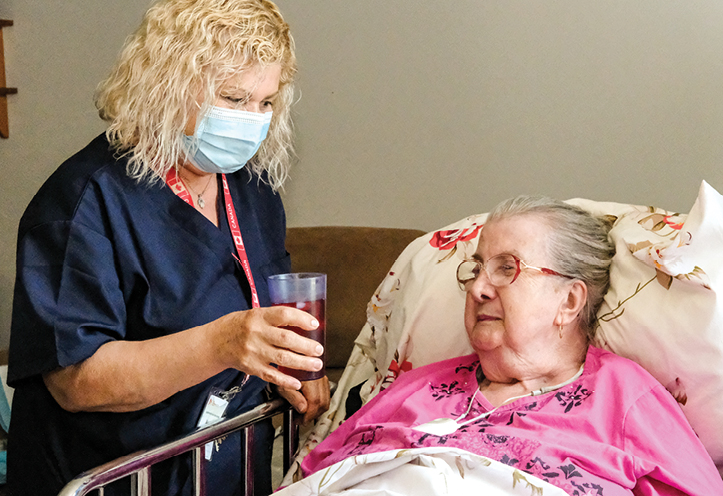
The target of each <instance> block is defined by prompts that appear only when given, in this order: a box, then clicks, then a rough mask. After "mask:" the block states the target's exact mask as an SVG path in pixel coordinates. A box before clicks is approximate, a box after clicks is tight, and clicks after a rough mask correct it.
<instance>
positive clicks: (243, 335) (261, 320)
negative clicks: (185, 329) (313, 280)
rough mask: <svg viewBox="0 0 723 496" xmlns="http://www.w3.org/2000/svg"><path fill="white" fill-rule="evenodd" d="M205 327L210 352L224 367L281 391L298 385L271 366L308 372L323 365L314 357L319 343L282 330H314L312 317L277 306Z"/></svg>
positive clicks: (230, 316) (236, 314)
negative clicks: (208, 327)
mask: <svg viewBox="0 0 723 496" xmlns="http://www.w3.org/2000/svg"><path fill="white" fill-rule="evenodd" d="M208 325H209V326H210V327H211V331H212V332H211V333H209V339H210V340H211V343H210V346H211V349H210V351H211V353H214V354H215V357H216V359H217V360H218V361H220V363H221V364H222V365H223V366H224V367H226V368H235V369H238V370H241V371H243V372H246V373H247V374H250V375H255V376H257V377H260V378H261V379H263V380H265V381H267V382H270V383H273V384H276V385H278V386H279V387H281V388H287V389H291V390H294V391H297V390H299V389H302V384H301V382H300V381H299V380H298V379H295V378H293V377H291V376H289V375H286V374H284V373H283V372H281V371H279V370H278V369H277V368H276V367H274V366H273V365H271V364H275V365H279V366H284V367H288V368H292V369H298V370H306V371H311V372H313V371H317V370H320V369H321V368H322V366H323V363H322V361H321V359H320V358H318V357H320V356H321V355H322V353H323V351H324V350H323V347H322V346H321V345H320V344H319V343H317V342H316V341H314V340H312V339H309V338H305V337H303V336H300V335H298V334H296V333H295V332H293V331H290V330H287V329H283V328H282V326H294V327H300V328H301V329H305V330H313V329H316V328H317V327H318V325H319V323H318V322H317V321H316V319H314V317H313V316H311V315H309V314H308V313H306V312H303V311H301V310H298V309H296V308H291V307H284V306H278V307H268V308H256V309H252V310H246V311H241V312H234V313H231V314H228V315H226V316H224V317H221V318H219V319H217V320H215V321H214V322H211V323H210V324H208ZM327 396H328V385H327ZM297 403H298V402H297Z"/></svg>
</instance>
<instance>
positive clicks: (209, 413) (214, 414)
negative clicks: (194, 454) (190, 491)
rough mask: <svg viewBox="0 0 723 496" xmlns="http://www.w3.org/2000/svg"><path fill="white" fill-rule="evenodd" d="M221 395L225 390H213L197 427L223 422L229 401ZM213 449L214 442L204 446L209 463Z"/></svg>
mask: <svg viewBox="0 0 723 496" xmlns="http://www.w3.org/2000/svg"><path fill="white" fill-rule="evenodd" d="M221 393H223V390H221V389H219V388H212V389H211V392H210V393H209V394H208V399H207V400H206V404H205V406H204V407H203V411H202V412H201V417H200V418H199V419H198V425H197V427H205V426H207V425H211V424H215V423H216V422H219V421H221V420H223V416H224V414H225V413H226V408H227V407H228V401H227V400H225V399H223V398H221ZM213 447H214V442H213V441H211V442H210V443H206V446H204V455H205V457H206V460H208V461H211V458H212V457H213Z"/></svg>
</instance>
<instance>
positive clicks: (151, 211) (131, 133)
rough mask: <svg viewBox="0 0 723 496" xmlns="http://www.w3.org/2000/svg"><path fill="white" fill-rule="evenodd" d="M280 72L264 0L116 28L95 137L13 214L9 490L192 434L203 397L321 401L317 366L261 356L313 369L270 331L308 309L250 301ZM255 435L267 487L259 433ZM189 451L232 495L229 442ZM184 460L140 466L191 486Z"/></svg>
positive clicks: (309, 352)
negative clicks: (308, 378) (17, 219)
mask: <svg viewBox="0 0 723 496" xmlns="http://www.w3.org/2000/svg"><path fill="white" fill-rule="evenodd" d="M295 71H296V59H295V55H294V44H293V39H292V38H291V35H290V33H289V27H288V25H287V24H286V23H285V22H284V20H283V18H282V16H281V14H280V13H279V11H278V9H277V8H276V6H275V5H274V4H273V3H271V2H270V1H268V0H163V1H160V2H158V3H157V4H156V5H154V6H152V7H151V8H150V10H148V12H147V14H146V16H145V18H144V20H143V23H142V25H141V26H140V28H139V29H138V30H137V31H136V32H135V34H133V35H132V36H131V37H130V38H129V39H128V41H127V43H126V46H125V47H124V49H123V51H122V53H121V55H120V58H119V61H118V63H117V65H116V67H115V69H114V70H113V71H112V73H111V75H110V77H109V78H108V79H107V80H106V81H105V82H103V83H102V84H101V85H100V87H99V90H98V93H97V96H96V105H97V107H98V109H99V111H100V115H101V117H102V118H103V119H105V120H106V121H108V123H109V125H108V129H107V132H106V133H105V134H104V135H101V136H99V137H97V138H96V139H95V140H93V141H92V142H91V143H90V144H89V145H88V146H87V147H86V148H85V149H83V150H81V151H80V152H79V153H78V154H76V155H75V156H74V157H72V158H70V159H69V160H68V161H67V162H65V163H64V164H63V165H61V167H60V168H59V169H58V170H57V171H56V172H55V173H54V174H53V175H52V176H51V177H50V178H49V179H48V181H47V182H46V183H45V184H44V186H43V187H42V188H41V189H40V191H39V192H38V194H37V195H36V196H35V198H34V199H33V200H32V202H31V203H30V205H29V207H28V208H27V211H26V212H25V215H24V216H23V218H22V220H21V223H20V228H19V235H18V259H17V281H16V287H15V298H14V308H13V321H12V331H11V339H10V341H11V343H10V370H9V383H10V384H11V385H12V386H14V387H15V388H16V390H15V397H14V404H13V416H12V422H11V424H12V427H11V429H10V439H9V459H8V471H9V477H8V480H9V482H8V484H9V490H10V493H11V494H13V495H24V494H27V495H33V496H38V495H49V494H56V493H57V492H58V491H59V490H60V489H61V488H62V487H63V485H64V484H65V483H67V482H68V480H70V479H71V478H73V477H74V476H76V475H78V474H79V473H80V472H82V471H84V470H87V469H89V468H91V467H94V466H96V465H99V464H101V463H104V462H107V461H109V460H112V459H114V458H116V457H118V456H121V455H125V454H128V453H131V452H133V451H136V450H139V449H144V448H149V447H151V446H154V445H157V444H160V443H162V442H165V441H168V440H170V439H172V438H175V437H178V436H180V435H183V434H185V433H188V432H190V431H192V430H194V429H195V428H196V427H197V426H198V425H201V424H203V423H204V422H205V420H204V415H203V413H204V405H205V404H206V403H207V401H208V400H209V398H210V397H211V395H215V396H218V397H219V398H221V399H222V400H223V401H226V402H228V406H227V407H226V416H230V415H233V414H236V413H238V412H241V411H243V410H247V409H250V408H251V407H253V406H255V405H257V404H259V403H260V402H261V401H262V400H264V394H265V388H266V386H267V382H266V381H268V382H271V383H274V384H276V385H277V386H278V387H279V388H280V389H281V392H282V394H284V395H285V396H286V397H287V398H288V399H289V400H290V401H291V402H292V404H293V405H294V406H295V407H296V408H297V409H298V410H299V411H301V412H306V416H307V418H312V417H315V416H316V415H317V414H318V413H319V412H320V411H323V410H324V409H325V408H326V407H327V405H328V398H329V392H328V382H327V380H326V378H323V379H320V380H317V381H313V382H307V383H304V384H302V383H300V382H299V381H298V380H297V379H295V378H293V377H291V376H289V375H286V374H283V373H282V372H280V371H279V370H278V369H277V368H276V367H275V366H274V365H273V364H276V365H283V366H286V367H290V368H295V369H301V370H307V371H316V370H319V369H321V367H322V362H321V360H320V359H319V357H320V356H321V355H322V353H323V349H322V347H321V346H320V345H318V344H317V343H316V342H314V341H312V340H310V339H307V338H305V337H301V336H298V335H297V334H295V333H294V332H292V331H289V330H285V329H283V328H282V326H296V327H301V328H303V329H307V330H311V329H314V328H316V327H317V326H318V322H316V321H315V320H314V318H313V317H312V316H311V315H309V314H307V313H305V312H302V311H300V310H297V309H292V308H288V307H274V308H265V307H268V305H269V304H270V302H269V295H268V289H267V283H266V279H267V277H268V276H269V275H272V274H275V273H281V272H288V270H289V268H290V264H289V256H288V254H287V252H286V250H285V247H284V238H285V231H286V226H285V215H284V210H283V206H282V204H281V200H280V199H279V196H278V194H277V190H278V188H279V187H280V186H281V185H282V183H283V182H284V179H285V178H286V176H287V169H288V165H289V159H290V156H291V154H292V150H291V123H290V111H289V106H290V104H291V102H292V99H293V93H294V89H293V84H292V83H293V77H294V74H295ZM257 430H258V432H259V434H258V435H259V436H261V437H260V438H259V439H258V442H257V443H256V444H257V446H258V447H261V448H267V451H266V452H264V453H262V455H261V456H260V459H259V460H258V461H259V462H260V464H261V465H266V470H264V471H263V473H262V474H257V478H256V487H257V488H258V489H259V493H267V492H268V491H269V490H270V486H269V481H268V479H269V470H268V458H269V450H270V446H271V443H270V438H269V434H270V430H269V428H268V426H267V428H266V429H261V428H259V429H257ZM262 451H263V450H262ZM264 459H266V464H264ZM189 463H190V462H189ZM205 463H206V465H207V467H206V469H205V473H206V474H207V480H206V488H207V494H214V495H223V494H235V490H236V485H237V483H238V481H236V482H234V480H233V477H234V476H233V475H232V474H236V475H238V474H239V473H240V467H239V466H238V465H239V464H240V463H241V462H240V455H239V444H238V442H237V441H234V440H233V439H231V438H229V439H227V440H225V441H224V442H223V443H217V444H216V446H214V447H212V449H208V450H207V452H206V461H205ZM187 465H188V464H187V463H186V460H184V461H181V462H179V461H175V462H173V463H167V464H165V465H163V466H161V467H159V469H158V470H155V469H154V473H153V478H152V480H153V486H154V487H153V489H154V494H173V495H176V494H187V493H189V491H190V487H191V482H192V481H191V480H190V475H189V470H188V466H187ZM222 474H223V476H222ZM229 476H231V477H230V478H231V480H230V481H229ZM111 489H112V488H110V489H109V490H107V491H106V494H116V493H114V492H112V491H111Z"/></svg>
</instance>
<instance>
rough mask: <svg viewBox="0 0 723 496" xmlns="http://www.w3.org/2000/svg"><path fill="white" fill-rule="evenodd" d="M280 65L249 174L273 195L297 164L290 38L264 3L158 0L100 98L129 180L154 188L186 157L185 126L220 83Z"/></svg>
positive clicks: (278, 17)
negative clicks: (293, 162) (277, 84)
mask: <svg viewBox="0 0 723 496" xmlns="http://www.w3.org/2000/svg"><path fill="white" fill-rule="evenodd" d="M271 64H279V65H280V66H281V79H280V88H279V94H278V96H277V98H276V100H275V102H274V113H273V117H272V120H271V125H270V127H269V132H268V136H267V138H266V139H265V140H264V142H263V143H262V145H261V148H260V149H259V151H258V152H257V153H256V155H255V156H254V157H253V158H252V159H251V160H250V161H249V162H248V163H247V164H246V166H247V167H249V168H250V169H251V171H253V172H254V173H256V174H257V175H258V176H259V177H260V178H264V176H263V173H264V172H266V173H267V174H268V178H267V179H266V178H264V179H265V180H267V181H268V183H269V184H270V185H271V186H272V187H273V188H274V190H277V189H279V188H280V187H281V186H282V185H283V183H284V181H285V179H286V178H287V176H288V168H289V164H290V162H291V159H292V157H293V146H292V137H293V129H292V124H291V112H290V107H291V103H292V100H293V98H294V87H293V79H294V76H295V74H296V56H295V54H294V40H293V38H292V37H291V33H290V31H289V26H288V24H286V22H285V21H284V19H283V17H282V16H281V13H280V12H279V10H278V8H277V7H276V5H274V4H273V3H272V2H270V1H269V0H161V1H159V2H157V3H156V4H155V5H153V6H152V7H151V8H150V9H149V10H148V11H147V12H146V15H145V17H144V19H143V22H142V23H141V25H140V27H139V28H138V29H137V30H136V32H135V33H133V34H132V35H131V36H129V37H128V39H127V40H126V43H125V46H124V47H123V50H122V52H121V54H120V57H119V58H118V61H117V63H116V65H115V67H114V69H113V70H112V71H111V74H110V76H109V77H108V78H107V79H106V80H105V81H103V82H102V83H101V84H100V85H99V86H98V89H97V91H96V95H95V105H96V107H97V108H98V111H99V114H100V117H101V118H102V119H103V120H105V121H108V122H109V126H108V129H107V130H106V136H107V137H108V141H109V142H110V143H111V145H112V146H113V148H114V149H115V151H116V154H117V155H118V156H119V157H123V156H125V157H127V158H128V165H127V169H128V174H129V175H130V176H131V177H134V178H136V179H138V180H139V181H148V182H149V183H153V182H155V181H158V180H160V179H162V178H164V177H165V176H166V174H167V172H168V170H169V169H170V168H171V167H177V166H178V165H179V164H180V163H182V162H183V161H184V160H185V156H186V149H185V148H184V138H183V136H184V129H185V127H186V124H187V123H188V122H189V120H190V119H191V118H192V116H193V115H195V114H196V112H197V111H198V103H197V99H198V98H199V94H201V95H202V96H203V102H204V103H203V105H202V107H201V109H200V111H198V112H199V113H198V115H199V116H202V115H204V114H205V113H206V112H207V111H208V110H209V109H210V107H211V105H213V102H215V101H216V98H217V97H218V94H219V90H220V88H221V86H222V85H223V83H224V82H225V81H227V80H228V79H229V78H231V77H233V76H236V75H238V74H239V73H240V72H242V71H245V70H250V69H252V68H255V67H261V68H263V67H267V66H269V65H271Z"/></svg>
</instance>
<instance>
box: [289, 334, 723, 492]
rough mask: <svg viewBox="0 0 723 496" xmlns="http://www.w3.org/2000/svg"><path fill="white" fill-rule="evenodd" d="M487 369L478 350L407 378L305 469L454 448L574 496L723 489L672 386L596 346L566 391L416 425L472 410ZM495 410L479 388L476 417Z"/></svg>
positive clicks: (314, 455)
mask: <svg viewBox="0 0 723 496" xmlns="http://www.w3.org/2000/svg"><path fill="white" fill-rule="evenodd" d="M478 368H479V361H478V359H477V356H476V355H474V354H473V355H469V356H465V357H458V358H454V359H451V360H445V361H442V362H437V363H433V364H431V365H427V366H424V367H420V368H418V369H413V370H411V371H409V372H406V373H404V374H402V375H400V376H399V378H398V379H397V380H396V381H395V382H394V383H393V384H392V385H391V386H390V387H389V388H388V389H387V390H386V391H384V392H382V393H380V394H379V395H378V396H377V397H375V398H374V399H373V400H372V401H370V402H369V403H368V404H367V405H365V406H364V407H363V408H362V409H361V410H360V411H359V412H357V413H356V414H355V415H354V416H352V417H351V418H350V419H349V420H347V421H346V422H344V423H343V424H342V425H341V426H340V427H339V428H338V429H337V430H336V431H334V432H333V433H332V434H331V435H330V436H329V437H328V438H327V439H326V440H324V441H323V442H322V443H321V444H319V445H318V446H317V447H316V448H315V449H314V450H312V452H311V453H310V454H309V455H308V456H307V457H306V458H305V460H304V462H303V463H302V470H303V472H304V475H308V474H310V473H313V472H316V471H317V470H320V469H322V468H325V467H328V466H330V465H332V464H334V463H336V462H338V461H341V460H344V459H346V458H348V457H350V456H354V455H358V454H364V453H372V452H379V451H386V450H391V449H403V448H417V447H426V446H449V447H455V448H461V449H465V450H467V451H470V452H473V453H476V454H479V455H483V456H486V457H489V458H493V459H495V460H497V461H500V462H502V463H505V464H507V465H510V466H513V467H516V468H518V469H520V470H522V471H525V472H528V473H531V474H533V475H535V476H537V477H539V478H541V479H544V480H546V481H547V482H550V483H551V484H554V485H556V486H558V487H560V488H562V489H563V490H565V491H566V492H567V493H569V494H571V495H575V496H583V495H585V496H590V495H595V496H616V495H630V494H635V495H679V494H690V495H701V496H702V495H706V496H709V495H712V494H723V481H721V477H720V475H719V474H718V472H717V470H716V468H715V466H714V465H713V462H712V461H711V459H710V457H709V456H708V454H707V453H706V451H705V449H704V447H703V445H702V444H701V443H700V441H699V440H698V438H697V437H696V435H695V433H694V432H693V430H692V429H691V428H690V426H689V424H688V422H687V421H686V419H685V417H684V416H683V414H682V412H681V410H680V407H679V406H678V405H677V404H676V402H675V400H674V399H673V398H672V396H671V395H670V393H668V392H667V391H666V390H665V388H663V386H661V385H660V384H659V383H658V382H657V381H656V380H655V379H654V378H653V377H652V376H650V375H649V374H648V373H647V372H646V371H645V370H643V369H642V368H641V367H640V366H638V365H637V364H635V363H634V362H632V361H630V360H627V359H625V358H622V357H619V356H617V355H614V354H612V353H610V352H607V351H603V350H600V349H598V348H594V347H590V349H589V351H588V354H587V359H586V363H585V370H584V372H583V374H582V376H580V378H578V379H577V380H576V381H574V382H573V383H571V384H569V385H567V386H565V387H563V388H561V389H558V390H557V391H553V392H550V393H547V394H544V395H541V396H535V397H526V398H523V399H520V400H516V401H514V402H512V403H510V404H508V405H504V406H502V407H501V408H499V409H498V410H497V411H496V412H495V413H493V414H492V415H491V416H489V417H488V418H485V419H481V420H478V421H476V422H474V423H472V424H469V425H466V426H464V427H462V428H460V429H459V430H458V431H457V432H455V433H453V434H449V435H446V436H435V435H432V434H426V433H423V432H419V431H416V430H413V429H411V427H412V426H415V425H419V424H422V423H425V422H428V421H430V420H433V419H435V418H440V417H450V418H456V417H458V416H459V415H461V414H463V413H464V412H465V411H466V410H467V407H468V406H469V401H470V398H471V397H472V395H473V393H474V392H475V390H476V389H477V388H478V381H477V376H476V374H477V373H478ZM480 373H481V370H480ZM491 409H492V405H491V404H490V403H489V402H488V401H487V400H486V399H485V398H484V396H483V395H482V394H477V395H476V397H475V400H474V404H473V405H472V411H471V412H470V414H469V415H468V416H467V419H471V418H473V417H474V416H476V415H478V414H479V413H482V412H485V411H489V410H491Z"/></svg>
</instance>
